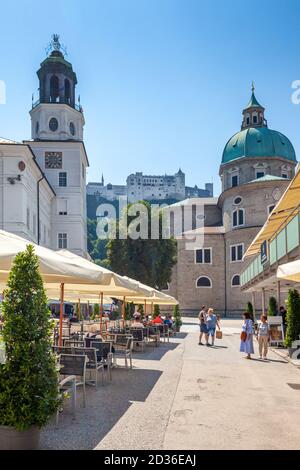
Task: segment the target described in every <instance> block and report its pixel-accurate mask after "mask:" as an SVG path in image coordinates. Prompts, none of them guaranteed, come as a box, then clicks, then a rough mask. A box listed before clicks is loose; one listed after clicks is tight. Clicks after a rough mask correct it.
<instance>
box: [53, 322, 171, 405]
mask: <svg viewBox="0 0 300 470" xmlns="http://www.w3.org/2000/svg"><path fill="white" fill-rule="evenodd" d="M62 331H63V337H62V344H63V345H62V346H59V344H58V343H59V335H58V327H57V326H56V327H55V332H54V336H53V343H54V345H53V347H52V349H53V352H54V353H55V355H56V356H57V362H58V366H59V372H60V376H61V377H60V379H61V381H60V391H61V392H62V391H65V390H68V392H69V394H70V396H71V400H72V410H73V413H75V410H76V406H78V404H77V403H76V389H77V387H78V386H82V388H83V406H86V386H88V385H92V386H95V389H96V390H97V389H98V383H99V380H98V378H99V377H98V375H99V374H101V378H102V385H104V384H105V383H107V382H109V381H111V380H113V370H114V369H115V368H116V367H125V369H132V368H133V361H134V353H135V352H146V350H147V348H149V347H154V348H157V347H159V346H160V345H162V344H163V343H165V342H169V340H170V336H172V335H174V334H175V333H174V330H171V329H170V328H169V327H168V325H165V324H162V325H152V324H151V321H150V322H148V324H147V322H145V326H144V327H143V328H138V327H135V326H133V322H132V321H125V322H124V326H120V321H114V322H106V331H105V332H104V333H103V332H102V333H100V324H99V322H92V321H82V322H81V323H80V324H76V326H75V325H74V324H73V325H72V324H71V323H70V322H69V321H66V320H64V321H63V329H62ZM78 357H81V359H78ZM82 357H84V358H85V359H82ZM74 377H75V380H74ZM74 383H75V387H74ZM70 384H71V388H70ZM74 407H75V409H74ZM62 410H63V408H62Z"/></svg>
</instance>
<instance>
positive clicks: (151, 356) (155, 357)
mask: <svg viewBox="0 0 300 470" xmlns="http://www.w3.org/2000/svg"><path fill="white" fill-rule="evenodd" d="M179 345H180V343H171V342H170V343H168V342H165V343H160V345H159V346H158V347H155V346H154V347H152V346H145V349H144V352H143V351H141V350H140V351H138V350H137V351H134V353H133V363H134V359H141V360H143V361H160V360H161V358H162V357H163V356H164V355H165V354H166V353H167V352H169V351H174V349H176V348H177V346H179Z"/></svg>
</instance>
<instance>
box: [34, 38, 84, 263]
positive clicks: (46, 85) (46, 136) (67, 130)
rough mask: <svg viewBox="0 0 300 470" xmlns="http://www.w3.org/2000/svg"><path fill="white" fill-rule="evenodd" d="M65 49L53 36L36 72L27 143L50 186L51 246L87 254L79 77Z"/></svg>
mask: <svg viewBox="0 0 300 470" xmlns="http://www.w3.org/2000/svg"><path fill="white" fill-rule="evenodd" d="M65 56H66V52H65V48H64V47H63V46H62V45H61V43H60V40H59V36H58V35H57V34H54V35H53V36H52V41H51V43H50V45H49V47H48V55H47V57H46V59H45V60H44V61H43V62H42V63H41V66H40V69H39V70H38V72H37V75H38V79H39V99H38V100H37V101H36V102H34V100H32V109H31V111H30V116H31V136H32V140H31V141H28V142H27V143H28V144H29V145H30V147H31V149H32V151H33V153H34V155H35V158H36V160H37V162H38V164H39V166H40V167H41V169H42V171H43V172H44V175H45V178H47V180H48V182H49V183H50V184H51V186H52V187H53V189H54V191H55V193H56V198H55V199H54V201H53V203H52V211H51V212H52V224H51V226H52V229H51V232H52V233H51V245H52V248H53V249H62V248H66V249H68V250H71V251H73V252H74V253H76V254H79V255H81V256H87V233H86V232H87V228H86V226H87V220H86V168H87V167H88V158H87V155H86V150H85V146H84V142H83V127H84V124H85V120H84V115H83V109H82V107H81V105H80V100H78V102H77V103H76V94H75V91H76V85H77V77H76V74H75V72H74V70H73V67H72V64H71V63H70V62H68V61H67V60H66V58H65Z"/></svg>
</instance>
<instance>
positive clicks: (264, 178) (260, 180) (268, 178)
mask: <svg viewBox="0 0 300 470" xmlns="http://www.w3.org/2000/svg"><path fill="white" fill-rule="evenodd" d="M265 181H287V179H286V178H282V177H281V176H274V175H265V176H262V177H261V178H256V179H255V180H252V181H249V182H248V183H247V184H250V183H263V182H265Z"/></svg>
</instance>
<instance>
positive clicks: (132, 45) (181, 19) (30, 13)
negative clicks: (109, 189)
mask: <svg viewBox="0 0 300 470" xmlns="http://www.w3.org/2000/svg"><path fill="white" fill-rule="evenodd" d="M1 18H6V20H5V21H2V22H1V37H2V41H1V46H0V52H1V54H0V57H1V67H0V80H4V81H5V82H6V86H7V102H6V105H0V136H3V137H7V138H11V139H15V140H22V139H26V138H29V137H30V119H29V115H28V111H29V109H30V106H31V95H32V93H33V92H36V91H37V88H38V81H37V77H36V74H35V72H36V71H37V70H38V68H39V64H40V62H41V61H42V60H43V59H44V58H45V47H46V46H47V44H48V43H49V41H50V37H51V34H52V33H54V32H56V33H59V34H60V35H61V42H62V43H64V44H65V45H66V46H67V50H68V60H70V61H71V62H72V64H73V67H74V69H75V71H76V73H77V76H78V81H79V84H78V87H77V91H78V93H79V94H80V95H81V102H82V105H83V107H84V111H85V118H86V127H85V143H86V147H87V151H88V155H89V160H90V165H91V166H90V169H89V172H88V179H89V180H90V181H95V180H99V179H100V177H101V174H102V172H103V173H104V177H105V181H106V183H108V182H112V183H119V184H120V183H123V182H124V181H125V178H126V176H127V175H128V174H129V173H132V172H135V171H143V172H144V173H146V174H161V173H170V174H173V173H174V172H175V171H177V170H178V168H179V167H181V168H182V170H183V171H185V173H186V182H187V184H189V185H194V184H197V185H198V186H202V185H204V183H205V182H210V181H213V182H214V183H215V187H216V192H217V193H218V192H219V188H220V185H219V176H218V171H219V164H220V161H221V156H222V151H223V147H224V145H225V143H226V142H227V140H228V139H229V138H230V136H231V135H232V134H234V133H235V132H237V131H238V130H239V128H240V125H241V111H242V108H243V107H244V106H245V105H246V104H247V102H248V99H249V96H250V92H251V91H250V89H251V81H252V80H254V82H255V85H256V95H257V98H258V100H259V101H260V102H261V103H262V104H263V105H264V106H265V107H266V118H267V119H268V123H269V127H270V128H273V129H277V130H280V131H281V132H283V133H284V134H286V135H287V136H288V137H289V138H290V139H291V141H292V143H293V144H294V146H295V150H296V153H297V154H298V155H299V154H300V133H299V129H300V105H298V106H296V105H294V104H292V101H291V94H292V88H291V83H292V82H293V81H294V80H297V79H300V58H299V57H300V55H299V33H298V31H299V21H300V2H299V1H292V0H286V1H285V2H282V1H277V0H272V1H263V0H262V1H257V0H252V1H251V2H242V1H240V0H227V1H221V0H218V1H216V0H215V1H213V0H210V1H201V0H198V1H196V0H106V1H103V0H85V1H79V0H77V1H75V0H72V1H70V0H62V1H59V2H56V3H53V2H43V1H42V2H41V1H35V0H18V1H15V0H10V2H5V4H4V2H1Z"/></svg>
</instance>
